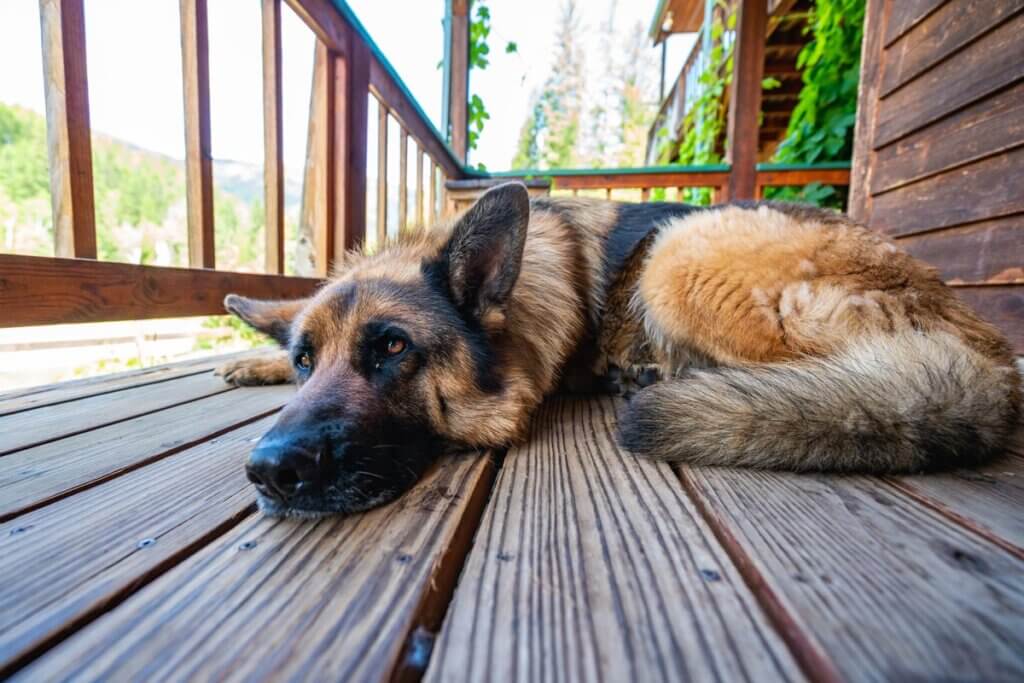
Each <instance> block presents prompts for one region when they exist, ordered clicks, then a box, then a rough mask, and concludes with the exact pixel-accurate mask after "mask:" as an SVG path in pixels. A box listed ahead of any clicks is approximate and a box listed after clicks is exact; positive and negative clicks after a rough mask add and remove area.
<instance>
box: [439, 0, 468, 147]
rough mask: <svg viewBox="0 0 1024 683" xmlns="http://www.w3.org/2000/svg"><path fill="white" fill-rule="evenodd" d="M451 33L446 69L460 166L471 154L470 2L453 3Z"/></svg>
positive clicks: (453, 141) (450, 124)
mask: <svg viewBox="0 0 1024 683" xmlns="http://www.w3.org/2000/svg"><path fill="white" fill-rule="evenodd" d="M449 3H450V4H449V7H450V8H451V11H450V13H449V15H448V22H449V31H448V45H447V48H448V50H447V52H448V54H447V56H448V62H447V64H446V65H445V66H446V68H447V69H448V78H447V83H448V92H447V93H446V95H447V99H448V120H447V123H448V127H449V131H448V135H449V136H450V139H451V146H452V151H454V152H455V156H456V157H457V158H458V160H459V162H461V163H463V164H464V163H466V158H467V156H466V155H467V153H468V151H469V118H468V110H467V107H468V105H469V4H470V3H469V0H449Z"/></svg>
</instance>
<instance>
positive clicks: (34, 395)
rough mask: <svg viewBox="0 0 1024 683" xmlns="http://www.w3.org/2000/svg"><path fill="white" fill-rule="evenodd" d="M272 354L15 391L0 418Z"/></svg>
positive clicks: (0, 407) (1, 399) (1, 401)
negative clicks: (237, 360)
mask: <svg viewBox="0 0 1024 683" xmlns="http://www.w3.org/2000/svg"><path fill="white" fill-rule="evenodd" d="M272 352H273V350H272V349H269V348H266V349H255V350H252V351H239V352H238V353H231V354H224V355H218V356H208V357H205V358H196V359H194V360H187V361H180V362H177V363H168V364H165V365H155V366H153V367H151V368H142V369H140V370H129V371H128V372H118V373H115V374H112V375H100V376H98V377H89V378H86V379H76V380H69V381H67V382H59V383H58V384H47V385H44V386H39V387H28V388H25V389H16V390H14V391H8V392H5V393H2V394H0V415H10V414H12V413H18V412H21V411H23V410H29V409H32V408H41V407H43V406H50V405H55V404H57V403H66V402H68V401H74V400H77V399H81V398H86V397H88V396H97V395H99V394H108V393H111V392H114V391H121V390H123V389H128V388H131V387H138V386H143V385H147V384H155V383H156V382H164V381H167V380H169V379H175V378H177V377H185V376H187V375H199V374H203V373H206V372H210V371H211V370H213V369H214V368H216V367H217V366H219V365H221V364H222V363H225V362H227V361H229V360H236V359H238V358H244V357H247V356H258V355H261V354H267V353H272Z"/></svg>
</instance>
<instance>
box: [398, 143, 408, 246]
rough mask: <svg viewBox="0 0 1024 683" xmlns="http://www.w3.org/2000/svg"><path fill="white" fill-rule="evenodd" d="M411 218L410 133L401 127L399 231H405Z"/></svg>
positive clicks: (399, 146) (399, 147)
mask: <svg viewBox="0 0 1024 683" xmlns="http://www.w3.org/2000/svg"><path fill="white" fill-rule="evenodd" d="M408 220H409V133H408V132H407V131H406V130H405V127H404V126H402V127H401V135H399V136H398V232H400V233H402V232H405V229H406V224H407V222H408Z"/></svg>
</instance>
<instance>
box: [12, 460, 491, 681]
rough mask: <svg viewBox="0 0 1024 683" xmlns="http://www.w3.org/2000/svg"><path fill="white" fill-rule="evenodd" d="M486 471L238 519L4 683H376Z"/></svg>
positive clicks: (460, 532) (487, 467) (447, 467)
mask: <svg viewBox="0 0 1024 683" xmlns="http://www.w3.org/2000/svg"><path fill="white" fill-rule="evenodd" d="M492 472H493V469H492V466H491V464H490V460H489V458H486V457H460V458H453V459H445V460H443V461H442V462H441V463H439V465H438V466H437V467H435V468H434V469H433V471H432V472H431V473H430V474H429V475H428V476H427V477H426V478H425V479H424V480H422V481H421V482H420V483H419V484H418V485H417V486H416V487H415V488H414V489H413V490H412V491H410V492H409V493H407V494H406V495H405V496H404V497H403V498H402V499H401V500H400V501H399V502H397V503H395V504H392V505H389V506H385V507H383V508H378V509H376V510H373V511H371V512H369V513H366V514H361V515H354V516H350V517H341V518H339V517H332V518H328V519H324V520H320V521H318V522H310V521H308V520H294V519H291V520H280V519H269V518H262V517H259V516H254V517H252V518H249V519H247V520H245V521H244V522H243V523H242V524H240V525H238V526H237V527H235V528H233V529H232V530H231V531H230V532H228V533H227V534H225V535H223V536H222V537H220V538H218V539H217V540H216V541H214V542H213V543H211V544H209V545H208V546H206V547H205V548H203V550H201V551H200V552H199V553H197V554H196V555H194V556H193V557H192V558H190V559H189V560H187V561H185V562H183V563H182V564H180V565H178V566H177V567H175V568H174V569H173V570H171V571H170V572H168V573H166V574H164V575H163V576H161V577H160V578H158V579H156V580H155V581H153V582H152V583H150V584H149V585H148V586H146V587H145V588H143V589H142V590H141V591H139V592H138V593H136V594H135V595H133V596H132V597H131V598H129V599H128V600H126V601H125V602H123V603H122V604H121V605H120V606H119V607H118V609H117V610H116V611H115V612H113V613H111V614H110V615H108V616H107V617H106V618H104V619H102V620H100V621H97V622H95V623H94V624H93V625H92V626H91V627H89V628H86V629H84V630H82V631H79V632H78V633H76V634H74V635H73V636H71V637H70V638H68V639H67V640H65V641H63V642H62V643H61V644H60V645H58V646H57V647H56V648H55V649H54V650H52V651H51V652H50V653H49V654H48V655H47V656H46V657H45V658H43V659H41V660H37V661H36V662H34V663H32V664H31V665H30V666H29V667H28V668H26V669H23V670H22V671H20V672H19V673H18V674H17V676H16V677H15V678H14V680H53V679H62V678H86V679H102V680H140V679H149V680H152V679H155V678H162V677H167V676H172V677H176V678H177V677H180V678H184V679H210V680H219V679H223V678H225V677H227V676H229V675H230V676H231V677H237V678H240V679H244V680H284V679H296V680H299V679H301V680H344V681H347V680H383V679H384V678H386V677H388V676H389V674H390V673H391V672H392V671H394V670H395V669H396V666H397V665H398V663H399V662H398V661H397V660H398V657H399V655H400V654H401V653H402V651H403V649H404V643H405V640H406V636H407V635H408V634H409V633H410V631H411V628H412V627H413V626H414V625H415V624H416V623H417V621H418V617H419V614H420V612H421V611H422V610H423V609H424V606H423V604H422V603H423V600H425V599H426V598H427V597H428V596H429V595H430V594H431V593H432V590H433V589H432V588H431V584H432V583H433V582H434V581H435V579H437V580H438V581H439V580H440V579H439V577H441V576H451V574H452V571H451V568H450V567H445V566H444V560H445V559H446V555H445V549H446V548H447V547H449V546H450V545H451V544H452V543H453V541H454V540H455V539H457V538H461V537H463V536H464V535H465V533H466V529H465V528H464V526H463V521H464V520H467V519H469V520H472V519H473V512H474V510H473V508H474V507H475V506H476V507H479V506H481V505H482V503H483V502H484V500H485V499H486V495H485V493H486V490H487V488H488V486H489V483H490V481H491V478H492V477H491V474H492ZM242 634H244V637H242Z"/></svg>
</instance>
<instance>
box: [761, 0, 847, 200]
mask: <svg viewBox="0 0 1024 683" xmlns="http://www.w3.org/2000/svg"><path fill="white" fill-rule="evenodd" d="M806 31H807V32H808V33H810V34H811V36H812V37H811V40H810V42H808V43H807V44H806V45H805V46H804V47H803V49H802V50H801V51H800V55H799V57H797V68H798V69H801V70H802V72H803V75H802V77H803V88H802V89H801V90H800V99H799V102H798V103H797V105H796V107H795V108H794V109H793V115H792V116H791V117H790V120H789V126H788V128H787V130H786V136H785V138H783V140H782V142H781V143H780V144H779V147H778V149H776V151H775V156H774V160H775V161H777V162H781V163H800V164H813V163H821V162H827V161H848V160H849V159H850V158H851V156H852V155H853V133H854V123H855V122H856V118H857V115H856V112H857V83H858V79H859V77H860V48H861V40H862V38H863V35H864V0H817V2H816V3H815V5H814V7H813V8H812V9H811V12H810V16H809V17H808V21H807V28H806ZM767 195H768V196H769V197H772V198H777V199H797V200H801V201H806V202H811V203H814V204H819V205H827V206H835V207H841V206H842V205H843V204H845V200H846V197H845V191H842V192H841V191H837V190H836V188H834V187H831V186H827V185H821V184H819V183H812V184H811V185H807V186H806V187H804V188H802V189H801V188H769V191H768V192H767Z"/></svg>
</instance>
